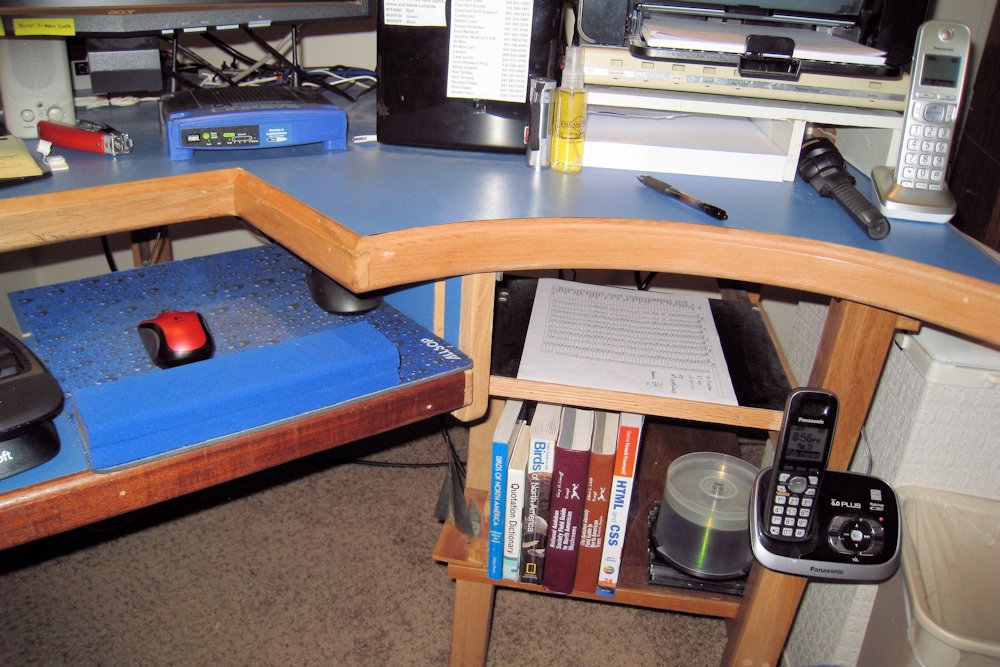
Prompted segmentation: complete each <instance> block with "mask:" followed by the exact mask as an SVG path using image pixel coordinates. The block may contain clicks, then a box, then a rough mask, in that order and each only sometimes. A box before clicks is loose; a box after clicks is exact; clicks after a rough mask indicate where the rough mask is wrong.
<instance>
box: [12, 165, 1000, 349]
mask: <svg viewBox="0 0 1000 667" xmlns="http://www.w3.org/2000/svg"><path fill="white" fill-rule="evenodd" d="M122 211H126V212H127V213H126V214H125V215H123V214H122ZM223 216H237V217H241V218H243V219H244V220H246V221H247V222H249V223H250V224H252V225H254V226H255V227H257V228H258V229H259V230H260V231H261V232H263V233H264V234H266V235H268V236H270V237H271V238H273V239H274V240H275V241H277V242H279V243H281V244H282V245H284V246H285V247H287V248H288V249H289V250H291V251H292V252H294V253H295V254H297V255H298V256H300V257H301V258H302V259H304V260H305V261H307V262H309V263H310V264H313V265H314V266H316V267H317V268H319V269H321V270H323V271H325V272H326V273H328V274H329V275H330V276H331V277H333V278H335V279H336V280H338V281H339V282H341V283H343V284H344V285H345V286H347V287H349V288H350V289H352V290H355V291H358V292H366V291H369V290H373V289H380V288H385V287H394V286H399V285H406V284H409V283H414V282H420V281H425V280H433V279H439V278H445V277H450V276H461V275H470V274H482V273H489V272H493V271H513V270H529V269H543V268H561V267H569V266H571V267H578V268H594V269H625V270H642V271H660V272H665V273H679V274H686V275H694V276H708V277H713V278H730V279H736V280H744V281H749V282H755V283H762V284H767V285H775V286H780V287H788V288H792V289H798V290H804V291H807V292H815V293H818V294H823V295H827V296H831V297H835V298H840V299H846V300H849V301H854V302H858V303H862V304H866V305H870V306H874V307H876V308H880V309H883V310H887V311H890V312H893V313H897V314H900V315H905V316H908V317H912V318H915V319H917V320H920V321H923V322H927V323H931V324H935V325H938V326H940V327H942V328H945V329H951V330H953V331H956V332H959V333H962V334H966V335H968V336H971V337H972V338H976V339H979V340H982V341H984V342H987V343H990V344H993V345H1000V286H998V285H996V284H993V283H989V282H985V281H982V280H978V279H975V278H970V277H968V276H963V275H961V274H958V273H954V272H951V271H947V270H944V269H939V268H935V267H931V266H928V265H925V264H921V263H918V262H914V261H910V260H906V259H900V258H897V257H893V256H889V255H882V254H879V253H875V252H870V251H866V250H859V249H856V248H849V247H846V246H840V245H835V244H830V243H823V242H818V241H811V240H808V239H801V238H795V237H787V236H779V235H775V234H768V233H762V232H753V231H745V230H739V229H727V228H718V227H708V226H702V225H694V224H687V223H669V222H663V221H658V220H631V219H596V218H544V219H508V220H481V221H473V222H457V223H449V224H442V225H434V226H430V227H418V228H412V229H404V230H400V231H396V232H388V233H385V234H376V235H372V236H359V235H358V234H356V233H354V232H352V231H351V230H349V229H347V228H346V227H344V226H342V225H340V224H338V223H337V222H335V221H334V220H331V219H330V218H328V217H326V216H324V215H323V214H321V213H319V212H318V211H316V210H315V209H312V208H310V207H309V206H307V205H305V204H303V203H301V202H299V201H298V200H296V199H294V198H293V197H291V196H289V195H287V194H285V193H283V192H281V191H279V190H277V189H276V188H274V187H273V186H271V185H269V184H267V183H266V182H264V181H262V180H260V179H259V178H257V177H255V176H253V175H252V174H250V173H248V172H245V171H243V170H241V169H227V170H221V171H213V172H205V173H200V174H192V175H185V176H174V177H168V178H161V179H152V180H148V181H137V182H132V183H126V184H121V185H108V186H101V187H95V188H87V189H83V190H75V191H72V192H60V193H53V194H47V195H35V196H27V197H19V198H14V199H7V200H0V252H3V251H7V250H16V249H20V248H28V247H32V246H38V245H45V244H48V243H54V242H59V241H66V240H71V239H76V238H85V237H91V236H98V235H102V234H109V233H116V232H125V231H130V230H135V229H142V228H147V227H153V226H157V225H169V224H173V223H177V222H186V221H192V220H205V219H209V218H213V217H223Z"/></svg>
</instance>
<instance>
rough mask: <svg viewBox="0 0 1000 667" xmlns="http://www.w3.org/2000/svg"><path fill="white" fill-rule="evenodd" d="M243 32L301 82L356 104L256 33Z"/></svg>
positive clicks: (245, 30)
mask: <svg viewBox="0 0 1000 667" xmlns="http://www.w3.org/2000/svg"><path fill="white" fill-rule="evenodd" d="M243 32H245V33H246V34H247V36H248V37H249V38H250V39H252V40H253V41H254V42H256V43H257V45H258V46H260V48H262V49H264V50H265V51H267V52H268V53H270V54H271V55H272V56H273V57H274V58H276V59H277V60H278V61H279V62H282V63H284V64H285V66H286V67H287V68H289V69H291V70H292V71H293V72H295V73H296V74H298V75H299V76H300V77H301V78H302V79H303V80H305V81H308V82H309V83H312V84H314V85H316V86H319V87H320V88H323V89H324V90H327V91H329V92H331V93H334V94H336V95H340V96H341V97H344V98H346V99H348V100H350V101H351V102H356V101H357V100H356V99H355V98H354V97H352V96H351V95H349V94H347V93H346V92H344V91H343V90H340V89H339V88H337V87H335V86H331V85H330V84H328V83H327V82H326V81H325V80H324V79H323V78H320V77H317V76H314V75H312V74H310V73H309V72H307V71H305V70H304V69H302V68H301V67H299V66H298V65H296V64H294V63H292V62H291V61H290V60H289V59H288V58H286V57H285V56H284V55H282V54H281V52H280V51H278V50H277V49H276V48H274V47H273V46H271V45H270V44H268V43H267V40H265V39H264V38H262V37H260V36H258V35H257V34H256V33H254V31H253V30H250V29H247V28H245V29H244V30H243Z"/></svg>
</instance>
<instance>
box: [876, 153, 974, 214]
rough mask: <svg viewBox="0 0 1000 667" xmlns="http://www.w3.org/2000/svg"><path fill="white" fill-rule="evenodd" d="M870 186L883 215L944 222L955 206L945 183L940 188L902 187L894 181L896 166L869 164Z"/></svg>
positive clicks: (952, 212) (956, 207) (953, 212)
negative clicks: (872, 165) (871, 165)
mask: <svg viewBox="0 0 1000 667" xmlns="http://www.w3.org/2000/svg"><path fill="white" fill-rule="evenodd" d="M872 186H873V187H874V189H875V196H876V197H877V198H878V207H879V210H880V211H881V212H882V215H884V216H885V217H887V218H897V219H901V220H916V221H918V222H938V223H945V222H948V221H950V220H951V219H952V218H953V217H955V212H956V211H957V210H958V205H957V204H956V203H955V198H954V197H953V196H952V194H951V191H950V190H949V189H948V186H947V185H946V184H943V185H942V186H941V189H940V190H917V189H915V188H904V187H902V186H900V185H899V184H898V183H896V170H895V169H893V168H892V167H882V166H879V167H873V168H872Z"/></svg>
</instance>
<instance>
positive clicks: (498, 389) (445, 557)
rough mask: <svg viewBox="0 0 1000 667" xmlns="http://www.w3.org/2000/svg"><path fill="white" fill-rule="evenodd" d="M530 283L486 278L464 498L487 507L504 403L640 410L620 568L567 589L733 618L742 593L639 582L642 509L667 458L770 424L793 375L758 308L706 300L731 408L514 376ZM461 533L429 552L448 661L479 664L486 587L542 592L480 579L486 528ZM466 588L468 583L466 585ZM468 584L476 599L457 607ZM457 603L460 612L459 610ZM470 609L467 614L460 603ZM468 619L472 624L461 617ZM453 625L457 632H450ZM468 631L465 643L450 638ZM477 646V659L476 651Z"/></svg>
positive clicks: (447, 531) (643, 550) (485, 638)
mask: <svg viewBox="0 0 1000 667" xmlns="http://www.w3.org/2000/svg"><path fill="white" fill-rule="evenodd" d="M535 282H536V281H535V279H533V278H530V277H524V276H516V275H504V276H503V277H502V279H501V280H499V281H497V282H496V283H495V288H494V287H491V289H495V292H494V304H493V305H494V311H493V328H492V345H491V357H490V359H491V363H490V371H491V372H490V378H489V393H490V397H491V398H490V409H489V412H488V414H487V418H486V419H485V420H484V421H481V422H479V423H477V424H475V425H474V426H473V427H472V429H471V431H470V442H469V464H468V476H467V480H468V481H467V485H468V493H469V497H470V498H471V499H473V500H475V502H476V504H477V505H478V507H479V508H480V509H481V511H482V509H483V508H485V507H487V506H488V492H487V491H486V489H487V488H488V470H487V467H488V466H487V465H486V462H487V460H488V458H489V456H488V454H489V448H490V444H491V442H492V435H493V430H494V425H495V421H496V417H497V416H498V414H499V412H500V408H501V407H502V405H503V401H504V400H505V399H523V400H535V401H545V402H550V403H561V404H564V405H574V406H580V407H589V408H602V409H609V410H618V411H627V412H639V413H642V414H645V415H647V422H646V427H645V429H644V435H643V447H642V449H641V453H640V461H639V467H638V471H637V479H636V485H637V495H636V496H635V500H634V501H633V502H634V503H636V504H637V508H636V511H635V513H634V516H633V517H632V519H631V521H630V524H629V528H628V531H627V533H626V545H625V553H624V556H623V560H624V564H623V570H622V574H621V578H620V580H619V588H618V590H617V591H616V594H615V596H614V597H613V598H609V597H605V596H602V595H598V594H594V593H585V592H580V591H574V592H573V593H571V594H570V597H574V598H580V599H588V600H598V601H601V602H606V603H610V604H625V605H634V606H641V607H646V608H651V609H660V610H666V611H677V612H684V613H691V614H699V615H704V616H712V617H718V618H724V619H735V618H736V617H737V616H738V615H739V613H740V609H741V606H743V602H744V596H745V594H744V596H741V595H738V594H724V593H715V592H707V591H702V590H694V589H689V588H682V587H673V586H664V585H661V584H651V583H649V581H648V579H649V577H648V574H649V560H648V555H649V552H648V527H647V521H648V516H649V511H650V509H651V508H652V506H653V504H654V503H655V502H656V501H657V500H659V499H660V496H661V493H662V489H663V482H664V479H665V477H666V472H667V468H668V467H669V465H670V463H671V462H672V461H673V460H674V459H675V458H677V457H678V456H681V455H683V454H687V453H689V452H694V451H717V452H722V453H726V454H730V455H735V456H738V455H739V448H738V446H737V438H736V432H737V431H743V430H746V429H753V430H756V431H770V430H777V429H778V428H779V426H780V422H781V416H782V406H783V405H784V400H785V396H786V395H787V392H788V391H789V389H790V388H791V386H792V384H793V381H792V380H790V379H789V378H790V373H789V371H788V368H787V364H786V363H785V360H784V358H783V355H782V352H781V350H780V347H779V346H778V344H777V342H776V341H775V339H774V337H773V335H772V333H771V330H770V327H769V325H768V322H767V319H766V316H765V314H764V313H763V311H762V309H761V308H760V306H759V305H758V304H757V303H756V302H755V298H754V297H753V296H752V295H748V294H747V293H746V292H739V291H735V290H724V291H723V294H724V296H725V297H726V298H724V299H712V300H711V301H710V303H711V306H712V313H713V316H714V318H715V321H716V327H717V329H718V331H719V335H720V339H721V341H722V346H723V350H724V352H725V354H726V360H727V364H728V365H729V367H730V374H731V376H732V378H733V383H734V387H735V389H736V393H737V396H738V398H739V402H740V405H739V406H724V405H718V404H713V403H704V402H700V401H690V400H681V399H666V398H660V397H656V396H647V395H638V394H626V393H618V392H609V391H605V390H597V389H587V388H584V387H576V386H569V385H561V384H551V383H547V382H536V381H525V380H519V379H517V378H516V377H515V376H516V372H517V366H518V364H519V362H520V355H521V350H522V348H523V342H524V336H525V333H526V331H527V326H528V319H529V317H530V313H531V305H532V302H533V298H534V287H535ZM486 528H487V527H486V526H485V525H484V526H483V530H482V532H481V534H480V535H479V536H476V537H471V538H470V537H468V536H466V535H464V534H462V533H461V532H460V531H459V530H458V529H457V528H455V526H454V525H453V524H451V523H446V524H445V525H444V527H443V529H442V531H441V534H440V537H439V539H438V541H437V544H436V545H435V548H434V552H433V554H434V558H435V560H437V561H440V562H444V563H447V565H448V573H449V576H451V577H453V578H454V579H455V580H456V583H457V592H456V609H455V617H454V623H455V625H454V627H453V639H452V664H476V663H478V662H484V661H485V655H486V651H487V649H488V642H489V631H490V618H489V609H490V607H491V606H492V595H493V593H494V592H495V587H497V586H499V587H505V588H517V589H521V590H530V591H535V592H539V593H543V594H548V593H547V592H546V591H545V590H544V589H543V588H542V587H541V586H537V585H531V584H524V583H521V582H513V581H506V580H504V581H498V580H494V579H490V578H489V577H488V576H487V573H486V557H487V550H488V531H487V529H486ZM470 585H472V586H471V587H470ZM465 588H470V589H471V590H477V589H478V591H479V593H480V594H481V595H483V596H485V599H481V600H479V601H478V603H473V604H470V605H469V606H463V597H464V596H465V595H466V594H469V591H464V590H463V589H465ZM460 607H461V610H460ZM472 608H475V609H478V610H479V611H478V613H470V609H472ZM475 618H478V619H479V621H478V624H477V623H474V622H473V621H472V620H471V619H475ZM460 626H461V629H460ZM470 635H471V636H474V637H477V639H476V640H474V641H472V642H466V643H465V647H464V648H463V646H462V645H459V643H458V642H456V638H457V637H468V636H470ZM480 652H481V656H480V655H478V654H479V653H480Z"/></svg>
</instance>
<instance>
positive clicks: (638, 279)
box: [632, 271, 657, 292]
mask: <svg viewBox="0 0 1000 667" xmlns="http://www.w3.org/2000/svg"><path fill="white" fill-rule="evenodd" d="M656 276H657V273H656V271H651V272H650V273H649V275H647V276H646V277H645V278H643V277H642V275H641V274H640V273H639V272H638V271H633V272H632V277H633V279H635V288H636V289H637V290H639V291H641V292H646V291H648V290H649V286H650V284H652V282H653V279H655V278H656Z"/></svg>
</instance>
